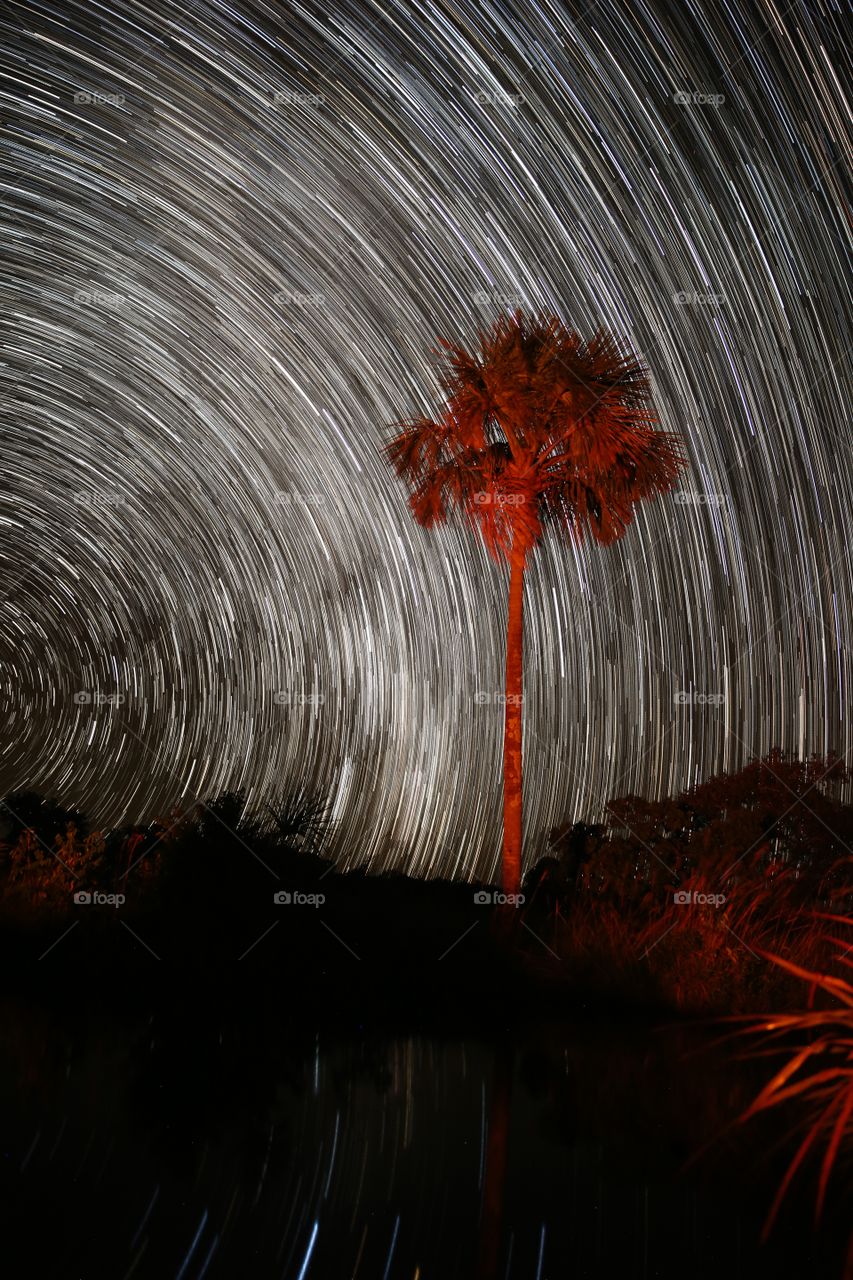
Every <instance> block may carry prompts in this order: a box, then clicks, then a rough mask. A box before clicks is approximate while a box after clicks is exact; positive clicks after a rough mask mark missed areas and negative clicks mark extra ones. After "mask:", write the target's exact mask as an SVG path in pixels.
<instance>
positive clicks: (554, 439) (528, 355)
mask: <svg viewBox="0 0 853 1280" xmlns="http://www.w3.org/2000/svg"><path fill="white" fill-rule="evenodd" d="M439 341H440V350H439V351H438V352H436V354H438V355H440V356H442V357H443V358H444V362H445V369H444V371H443V374H442V389H443V391H444V394H445V401H444V404H443V407H442V409H441V411H440V414H439V416H438V417H437V418H436V419H431V418H423V417H421V418H415V419H411V420H409V421H405V422H399V423H397V424H395V430H397V432H398V434H397V435H396V436H395V438H394V439H393V440H391V441H390V443H389V444H387V445H386V446H385V448H384V453H385V455H386V457H387V459H388V461H389V462H390V464H391V466H392V467H393V468H394V470H395V471H396V472H397V474H398V475H399V476H401V477H402V478H403V479H404V480H405V481H406V482H407V483H408V486H409V488H410V498H409V504H410V506H411V509H412V513H413V515H414V517H415V519H416V520H417V521H418V523H419V524H421V525H423V526H424V528H427V529H428V528H431V527H432V526H433V525H437V524H443V523H444V522H445V520H446V519H447V516H448V514H449V512H450V511H451V510H452V509H453V508H456V509H458V510H459V511H461V513H462V515H463V517H464V518H465V519H466V520H467V521H468V522H469V523H470V524H471V526H472V527H473V528H474V529H475V530H479V532H480V534H481V535H482V538H483V541H484V542H485V545H486V548H487V550H488V552H489V554H490V555H491V557H492V558H493V559H494V560H496V561H498V562H499V563H500V562H505V561H508V562H509V565H510V579H509V616H508V622H507V655H506V699H505V720H504V842H503V870H502V888H503V891H504V893H506V894H518V890H519V885H520V881H521V832H522V809H521V698H522V640H523V624H522V602H523V594H524V569H525V564H526V562H527V557H528V555H529V554H530V552H531V551H532V550H533V548H534V547H535V546H536V545H537V543H538V542H539V541H540V539H541V537H542V534H543V530H544V529H545V528H546V527H547V526H555V527H557V528H559V529H561V530H562V531H564V532H567V533H568V534H569V535H570V536H571V537H573V538H575V539H576V540H577V541H581V540H582V539H583V537H584V535H585V534H586V533H589V534H590V535H591V536H592V537H593V538H594V540H595V541H596V542H600V543H602V544H605V545H606V544H608V543H611V542H614V541H615V540H616V539H617V538H620V537H621V536H622V535H623V534H624V532H625V530H626V529H627V528H628V525H629V524H630V523H631V520H632V519H633V515H634V505H635V503H637V502H639V501H640V500H642V499H644V498H650V497H653V496H656V495H658V494H662V493H665V492H667V491H668V490H669V489H671V488H672V487H673V485H674V484H675V482H676V479H677V477H678V474H679V471H680V469H681V467H682V466H683V465H684V460H683V458H682V456H681V454H680V451H679V442H678V439H677V437H676V436H674V435H672V434H668V433H665V432H661V431H656V430H655V429H654V427H653V423H654V421H655V418H654V416H653V413H652V411H651V409H650V407H649V399H650V386H649V381H648V377H647V374H646V370H645V369H644V368H643V366H642V365H641V364H639V363H638V361H637V359H636V357H635V356H634V355H633V354H632V353H631V352H629V351H623V350H622V349H621V348H620V347H619V344H618V343H617V341H616V339H615V338H614V337H613V336H612V335H611V334H609V333H607V332H605V331H604V330H599V331H598V332H597V333H595V334H594V335H593V337H592V338H590V339H589V340H588V341H584V340H583V339H582V338H580V337H579V336H578V334H577V333H575V332H574V331H573V330H571V329H568V328H567V327H566V326H565V325H564V324H563V323H562V321H561V320H559V319H557V318H556V317H554V316H548V315H543V316H525V315H524V314H523V313H522V312H521V311H516V312H514V313H513V314H512V315H503V316H501V317H500V318H499V319H498V320H497V321H496V322H495V323H494V324H493V326H492V327H491V329H489V330H488V331H486V332H484V333H480V334H479V343H480V350H479V353H478V354H476V355H469V353H468V352H467V351H465V350H464V349H463V348H462V347H460V346H457V345H455V344H453V343H450V342H447V341H445V340H444V339H440V340H439Z"/></svg>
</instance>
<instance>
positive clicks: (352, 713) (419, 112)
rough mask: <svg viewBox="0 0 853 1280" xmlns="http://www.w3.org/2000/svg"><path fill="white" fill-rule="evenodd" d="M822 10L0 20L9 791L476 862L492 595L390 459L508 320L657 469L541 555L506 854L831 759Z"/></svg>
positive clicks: (354, 848) (837, 312)
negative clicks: (532, 328) (649, 493)
mask: <svg viewBox="0 0 853 1280" xmlns="http://www.w3.org/2000/svg"><path fill="white" fill-rule="evenodd" d="M842 13H843V11H842V8H841V6H840V5H836V4H832V3H827V2H821V0H815V2H813V3H809V4H800V3H797V4H793V5H784V4H778V5H777V4H773V3H771V2H770V0H747V3H744V4H732V5H729V4H727V3H725V0H715V2H713V3H712V2H711V0H702V2H700V3H694V2H691V0H673V2H672V3H665V0H653V2H652V3H648V4H647V3H642V2H640V0H630V2H629V3H625V4H614V3H604V2H602V3H593V4H566V5H552V4H550V3H545V2H544V0H543V2H534V0H531V2H530V3H522V4H521V5H519V6H513V5H505V4H503V3H500V2H497V0H495V2H491V0H489V2H482V3H477V4H468V3H461V2H460V3H435V4H434V3H427V4H424V5H422V6H418V5H409V4H396V3H392V2H390V0H382V3H368V0H360V2H359V3H349V2H347V3H342V4H337V5H336V6H335V7H334V10H333V11H331V10H329V9H328V8H327V7H326V6H324V5H322V4H314V3H313V2H312V3H306V4H302V3H283V4H271V5H265V4H255V3H244V2H242V0H238V3H236V4H225V3H222V4H220V3H215V2H214V0H202V2H200V3H198V4H195V5H183V4H177V3H168V2H166V0H162V2H160V3H157V4H156V5H149V4H143V3H133V4H116V3H109V4H96V3H93V2H92V0H87V2H86V3H81V4H75V3H71V2H63V3H61V4H58V5H52V4H18V3H15V2H14V0H12V2H11V3H10V4H9V5H8V7H7V9H6V12H5V16H4V18H3V20H2V30H3V39H2V47H3V53H2V103H0V122H2V139H3V153H2V190H3V195H2V202H3V215H4V216H3V220H2V221H3V232H2V237H3V250H4V252H3V258H4V267H3V273H2V295H3V307H2V319H1V320H0V348H1V350H0V384H2V385H0V441H2V458H3V473H4V480H3V485H2V490H1V491H0V522H2V527H1V528H0V556H2V581H0V621H1V622H2V625H0V645H2V649H0V659H1V661H0V679H2V699H3V706H4V711H5V726H6V732H5V734H4V741H3V751H2V757H0V787H2V790H3V791H8V790H10V789H12V788H13V787H22V786H29V787H34V788H37V789H39V790H44V791H49V792H51V793H54V794H57V795H59V796H60V797H61V798H62V799H64V800H68V801H74V802H76V803H79V804H81V805H83V806H84V807H85V808H86V809H87V810H88V811H89V812H90V813H91V814H92V815H93V817H94V818H96V819H97V820H99V821H102V822H106V823H114V822H119V821H137V820H141V819H143V818H151V817H153V816H154V815H155V813H160V812H166V811H167V810H168V809H169V807H170V806H172V805H176V804H180V805H183V806H184V807H186V806H188V805H190V804H192V803H194V802H195V801H197V800H199V799H200V798H203V797H208V796H211V795H214V794H216V793H217V792H218V791H221V790H223V789H224V788H226V787H229V788H237V787H243V788H245V789H246V791H247V795H248V799H249V802H250V803H251V804H257V803H259V802H260V801H261V800H263V799H264V798H265V797H267V796H269V795H271V794H275V793H276V792H277V791H279V790H280V789H281V788H282V787H283V786H285V785H286V784H287V783H288V782H292V781H296V782H298V783H299V784H302V785H305V786H310V787H311V788H313V789H315V790H317V791H321V792H324V793H326V794H328V796H329V798H330V803H331V812H332V816H333V817H334V819H335V820H336V834H335V837H334V853H335V855H336V856H337V857H338V859H339V860H340V861H341V862H342V863H344V864H347V865H353V864H355V863H361V862H369V863H370V865H371V866H372V867H373V868H375V869H377V870H379V869H384V868H388V867H392V866H394V867H396V866H402V867H404V868H405V869H406V870H407V871H410V872H412V873H415V874H423V875H435V874H438V873H441V874H444V875H459V876H469V877H474V876H483V877H485V876H492V875H493V874H494V872H495V870H496V867H497V862H498V856H499V851H500V840H501V807H500V806H501V789H500V777H501V772H500V771H501V743H502V733H503V706H502V705H501V700H500V695H501V692H502V690H503V687H504V668H503V664H504V640H505V619H506V607H507V605H506V587H507V572H506V570H505V569H502V568H501V567H499V566H495V565H494V564H492V563H491V562H490V561H489V559H488V556H487V554H486V552H485V550H484V549H483V547H482V546H480V545H479V544H478V543H477V542H476V541H474V540H473V539H472V538H471V535H470V533H469V531H468V530H467V529H466V528H464V527H463V526H462V525H461V524H453V523H451V525H449V526H448V527H446V528H443V529H441V530H437V531H430V532H425V531H424V530H423V529H421V528H419V527H418V526H417V525H416V524H415V523H414V522H413V521H412V519H411V518H410V513H409V511H408V509H407V506H406V500H405V494H404V492H403V489H402V486H401V485H400V484H399V482H398V481H397V480H396V478H395V477H394V476H393V475H392V474H391V472H390V471H389V469H388V468H387V467H386V465H385V463H384V460H383V458H382V456H381V452H380V450H381V446H382V444H383V443H384V442H385V441H386V440H387V439H388V436H389V427H390V424H393V423H394V422H396V421H398V420H399V419H401V418H404V417H407V416H410V415H411V414H413V413H422V414H429V413H430V412H431V411H433V410H434V408H435V406H436V404H437V403H438V399H439V386H438V370H437V363H436V360H435V358H434V357H433V356H432V355H431V349H432V348H433V347H434V346H435V344H436V339H437V338H438V337H439V336H444V337H447V338H449V339H451V340H457V341H459V342H461V343H463V344H466V345H473V343H474V341H475V338H476V334H477V332H478V330H480V329H482V328H484V327H486V326H487V325H489V324H491V323H492V322H493V320H494V319H495V317H496V316H497V315H498V314H499V313H501V312H502V311H508V310H513V309H514V308H515V307H516V306H518V307H521V308H523V309H525V310H530V311H537V312H538V311H541V310H546V311H550V312H553V313H555V314H557V315H559V316H560V317H561V318H563V319H564V320H565V321H566V323H568V324H570V325H571V326H573V327H574V328H576V329H577V330H578V331H579V332H581V333H587V332H591V331H593V330H594V329H595V328H596V327H597V326H599V325H604V326H606V327H607V328H609V329H611V330H613V331H614V332H615V333H617V334H618V335H620V336H621V337H622V338H624V340H625V341H626V342H627V343H630V345H631V346H632V347H633V349H634V350H636V351H637V352H638V353H639V354H640V356H641V358H642V359H643V361H644V362H645V364H646V365H647V366H648V368H649V369H650V372H651V378H652V382H653V386H654V399H655V405H656V409H657V413H658V418H659V422H660V425H661V427H662V428H663V429H666V430H671V431H674V432H678V433H679V434H680V435H681V436H682V437H683V439H684V441H685V447H686V452H687V456H688V460H689V466H688V468H687V470H686V471H685V473H684V478H683V481H682V483H681V485H680V488H679V489H678V491H677V492H675V493H674V494H672V495H670V496H668V497H666V498H664V499H662V500H661V501H659V502H656V503H654V504H652V505H650V506H649V507H648V508H643V509H641V510H639V511H638V514H637V519H636V522H635V524H634V526H633V527H632V528H631V529H630V530H629V532H628V533H627V535H626V537H625V538H624V540H622V541H621V542H619V543H617V544H616V545H614V546H612V547H609V548H601V547H597V546H595V545H594V544H590V545H583V546H580V547H578V546H575V545H573V544H571V543H569V542H567V541H565V540H563V541H561V540H560V539H558V538H557V537H555V536H554V535H553V534H549V535H548V536H547V537H546V539H545V541H544V543H543V545H542V546H541V547H540V548H539V549H538V551H537V552H536V554H535V556H533V557H532V558H531V561H530V566H529V569H528V573H527V584H526V597H525V612H526V617H525V626H526V633H525V682H526V686H525V687H526V697H525V806H526V812H525V828H526V831H527V833H528V836H529V842H528V851H527V856H528V859H530V858H531V857H532V855H533V852H534V850H535V849H537V848H538V847H539V846H540V844H541V840H542V838H543V834H544V833H545V832H546V831H547V829H548V828H549V827H550V826H551V825H553V824H554V823H555V822H558V821H560V820H562V819H564V818H566V817H574V818H585V819H587V818H595V817H597V816H600V814H601V812H602V807H603V804H604V801H605V800H606V799H608V798H610V797H611V796H614V795H624V794H627V793H629V792H637V793H640V794H645V795H649V796H652V797H660V796H662V795H665V794H667V793H670V792H673V791H675V790H678V789H680V788H683V787H686V786H688V785H690V784H692V783H695V782H699V781H701V780H703V779H705V778H707V777H708V776H710V775H711V774H713V773H715V772H718V771H720V770H733V769H735V768H738V767H739V766H740V765H742V764H743V763H744V762H745V761H747V760H749V759H750V758H752V757H754V756H757V755H760V754H763V753H765V752H766V751H768V750H769V749H771V748H772V747H781V748H783V749H784V750H787V751H790V752H794V753H798V754H800V755H807V754H810V753H813V752H816V753H821V754H826V753H827V752H829V751H836V752H838V753H840V754H842V755H844V756H845V757H846V758H847V760H848V762H850V749H851V745H853V738H851V729H850V723H849V719H848V713H847V700H848V694H849V687H850V679H851V654H850V643H851V622H853V614H851V599H853V572H851V564H850V558H849V553H848V550H847V548H848V546H849V538H850V532H851V528H850V526H851V511H853V466H851V453H850V448H849V439H850V437H849V427H848V422H847V416H846V412H845V410H846V395H845V391H846V387H847V386H848V385H849V365H848V362H847V356H848V337H847V334H848V328H849V311H848V307H847V291H846V288H845V284H844V281H845V273H846V267H847V261H848V246H849V240H848V232H847V224H846V221H845V218H844V215H843V207H844V201H843V192H844V188H845V185H846V177H847V170H846V157H847V154H848V152H847V144H846V129H847V124H848V111H847V107H846V105H845V100H844V94H843V86H842V72H841V68H842V67H843V66H844V56H843V55H844V43H843V29H842ZM315 1230H316V1227H315ZM311 1243H312V1244H313V1238H312V1240H311ZM199 1248H201V1245H199ZM305 1249H306V1250H307V1251H308V1253H310V1248H309V1244H308V1236H307V1235H306V1244H305ZM308 1253H306V1254H305V1256H306V1259H307V1256H308Z"/></svg>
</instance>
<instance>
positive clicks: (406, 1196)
mask: <svg viewBox="0 0 853 1280" xmlns="http://www.w3.org/2000/svg"><path fill="white" fill-rule="evenodd" d="M3 1013H4V1017H3V1025H4V1053H3V1079H2V1083H3V1086H4V1087H3V1094H2V1096H3V1098H4V1100H5V1101H4V1116H3V1170H4V1176H3V1203H4V1206H5V1208H4V1216H5V1217H6V1223H5V1226H4V1234H3V1240H4V1255H5V1257H6V1261H7V1264H8V1262H9V1261H10V1260H12V1261H13V1265H12V1266H11V1267H9V1266H8V1265H6V1266H5V1267H4V1273H5V1274H6V1275H7V1276H9V1277H12V1276H14V1277H17V1276H19V1275H20V1276H24V1275H26V1276H38V1277H43V1278H44V1280H54V1278H56V1280H95V1278H96V1277H102V1276H103V1277H111V1280H123V1278H127V1280H129V1278H130V1277H135V1278H136V1280H147V1277H152V1280H171V1278H174V1280H202V1277H208V1278H209V1280H215V1278H216V1277H231V1276H234V1277H244V1276H245V1277H252V1278H259V1280H265V1278H266V1277H270V1278H272V1277H275V1278H276V1280H326V1278H329V1280H333V1278H334V1280H339V1278H340V1280H343V1278H346V1280H456V1278H457V1277H458V1278H459V1280H468V1278H473V1277H484V1278H485V1277H487V1276H488V1277H500V1278H501V1280H505V1278H506V1280H566V1278H568V1277H590V1278H593V1277H595V1278H596V1280H597V1278H598V1277H606V1276H610V1275H620V1276H626V1277H638V1278H645V1277H668V1276H673V1277H676V1276H677V1277H679V1280H685V1278H689V1280H693V1278H695V1277H702V1276H714V1277H719V1276H720V1274H721V1273H723V1274H725V1277H726V1280H735V1278H736V1277H740V1276H743V1277H747V1276H749V1277H750V1278H751V1280H752V1278H754V1277H756V1276H763V1275H767V1276H770V1275H773V1276H774V1277H778V1276H780V1275H784V1274H794V1273H795V1272H796V1271H799V1272H800V1273H802V1274H807V1275H808V1276H809V1277H810V1278H812V1277H820V1276H824V1275H825V1276H828V1277H832V1278H833V1280H841V1276H842V1271H843V1263H842V1259H843V1234H844V1233H843V1230H841V1227H840V1226H838V1229H837V1230H836V1229H835V1227H836V1226H837V1225H838V1224H840V1223H841V1220H842V1219H843V1216H844V1215H843V1210H839V1209H838V1208H837V1207H836V1210H835V1213H836V1218H837V1223H835V1222H834V1220H831V1221H830V1224H829V1227H830V1229H829V1230H827V1231H825V1232H824V1234H823V1235H822V1236H820V1237H814V1236H813V1235H812V1233H811V1230H810V1224H809V1219H808V1210H809V1208H810V1206H809V1205H808V1204H803V1203H800V1202H799V1201H795V1202H794V1203H793V1205H792V1208H791V1210H790V1211H789V1212H788V1213H787V1214H786V1215H783V1220H782V1222H781V1224H780V1226H779V1229H778V1231H777V1232H776V1233H775V1234H774V1236H773V1238H772V1239H771V1242H770V1244H769V1245H768V1246H766V1247H763V1248H762V1247H761V1246H759V1244H758V1233H759V1230H760V1227H761V1223H762V1218H763V1215H764V1213H765V1212H766V1210H767V1207H768V1205H769V1202H770V1199H771V1198H772V1190H773V1186H774V1182H775V1178H776V1176H777V1175H778V1168H779V1166H778V1163H777V1164H775V1165H773V1166H772V1167H769V1166H767V1165H766V1164H765V1162H764V1161H763V1159H762V1151H761V1148H762V1144H763V1142H764V1141H765V1137H766V1135H765V1134H764V1131H762V1130H761V1129H760V1128H759V1129H751V1130H749V1131H748V1132H747V1131H743V1130H739V1131H737V1132H736V1133H735V1134H734V1135H733V1136H729V1137H725V1136H723V1137H719V1136H718V1135H719V1134H720V1133H721V1131H722V1129H723V1128H724V1126H725V1124H726V1121H728V1120H730V1119H731V1118H733V1117H734V1116H735V1115H737V1114H738V1112H739V1111H740V1110H742V1108H743V1106H745V1105H746V1103H747V1102H748V1100H749V1099H750V1098H751V1097H752V1096H753V1094H754V1092H755V1087H756V1085H757V1082H758V1081H759V1080H760V1079H763V1078H765V1074H766V1067H765V1068H763V1069H758V1070H757V1071H756V1070H755V1069H753V1068H751V1067H749V1068H744V1067H743V1066H733V1065H731V1063H730V1062H729V1065H726V1059H722V1058H720V1057H719V1056H717V1055H715V1053H714V1051H712V1050H711V1051H709V1050H708V1049H707V1048H701V1051H699V1052H697V1049H700V1046H701V1044H702V1037H701V1036H700V1037H698V1038H697V1034H696V1033H694V1032H691V1031H689V1030H685V1029H680V1030H676V1029H672V1030H670V1031H660V1030H655V1029H653V1028H651V1027H647V1026H633V1027H631V1026H628V1027H625V1026H621V1027H620V1026H614V1025H612V1024H611V1025H606V1024H605V1025H602V1024H600V1023H599V1024H592V1023H586V1024H574V1025H572V1024H569V1023H553V1024H543V1023H539V1024H530V1025H527V1026H523V1027H521V1028H516V1029H515V1030H514V1031H513V1032H512V1033H508V1032H500V1031H498V1032H494V1031H493V1032H491V1033H489V1034H485V1033H484V1034H480V1035H470V1034H465V1035H460V1034H459V1033H458V1032H455V1031H454V1032H448V1033H445V1034H443V1033H442V1031H441V1028H440V1027H438V1028H437V1027H436V1026H435V1025H432V1026H430V1027H428V1028H427V1027H422V1028H418V1029H411V1028H408V1029H399V1028H398V1029H388V1028H385V1029H380V1028H371V1027H369V1026H361V1027H359V1026H358V1025H353V1026H352V1027H351V1028H350V1029H349V1030H348V1031H347V1032H346V1033H343V1032H342V1031H341V1030H340V1029H338V1030H334V1029H331V1030H330V1029H329V1028H327V1027H321V1026H319V1025H316V1026H311V1025H306V1024H305V1022H304V1021H303V1022H302V1023H300V1024H299V1025H298V1026H294V1025H288V1023H287V1021H286V1019H285V1018H284V1017H283V1016H282V1011H281V1010H276V1011H270V1012H269V1013H268V1014H267V1015H265V1016H263V1017H258V1016H257V1015H256V1014H252V1015H249V1014H247V1015H246V1016H245V1017H244V1018H242V1019H241V1018H240V1017H239V1016H238V1017H232V1018H230V1019H229V1020H227V1021H225V1020H222V1021H217V1020H216V1019H211V1018H210V1017H208V1016H201V1014H200V1013H198V1012H197V1011H194V1010H193V1009H192V1008H189V1007H176V1008H173V1009H171V1010H170V1011H168V1012H166V1013H164V1012H162V1011H161V1012H159V1013H157V1014H156V1015H155V1014H152V1015H150V1016H149V1015H146V1016H138V1015H136V1014H134V1013H132V1012H130V1011H128V1012H124V1011H123V1009H122V1008H121V1007H117V1008H115V1009H114V1010H112V1011H111V1012H110V1013H109V1015H107V1013H106V1012H105V1011H104V1010H103V1009H102V1008H101V1009H98V1010H89V1009H88V1008H87V1006H86V1002H85V1001H84V1002H80V1003H79V1004H75V997H74V993H73V991H69V992H67V993H66V997H65V999H64V1000H63V1004H62V1007H61V1009H60V1008H59V1007H58V1006H57V1005H54V1007H52V1008H48V1007H42V1008H38V1007H36V1006H29V1007H24V1006H22V1005H19V1004H15V1003H8V1004H7V1005H6V1006H5V1007H4V1010H3ZM704 1039H707V1035H704ZM714 1136H717V1140H716V1141H715V1142H714V1143H713V1146H712V1149H711V1151H710V1153H709V1155H708V1156H706V1158H705V1159H703V1160H701V1161H699V1162H698V1164H695V1165H692V1166H690V1167H689V1168H687V1169H685V1162H686V1161H687V1160H688V1158H689V1157H690V1155H691V1154H692V1153H693V1152H695V1151H696V1150H697V1149H698V1148H699V1147H700V1146H701V1145H702V1143H703V1142H704V1141H706V1140H707V1139H708V1138H710V1137H714ZM788 1150H789V1152H790V1148H789V1149H788ZM782 1167H784V1166H782ZM842 1225H843V1224H842Z"/></svg>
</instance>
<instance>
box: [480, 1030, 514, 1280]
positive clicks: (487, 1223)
mask: <svg viewBox="0 0 853 1280" xmlns="http://www.w3.org/2000/svg"><path fill="white" fill-rule="evenodd" d="M512 1073H513V1050H512V1044H511V1043H504V1044H500V1045H498V1046H496V1048H495V1066H494V1077H493V1080H492V1096H491V1100H490V1102H489V1125H488V1131H487V1136H486V1165H485V1172H484V1179H483V1203H482V1212H481V1215H480V1247H479V1252H478V1257H477V1275H476V1280H496V1278H497V1275H498V1266H499V1264H500V1255H501V1240H502V1236H503V1206H504V1191H505V1188H506V1174H507V1163H508V1159H509V1117H510V1101H511V1098H512Z"/></svg>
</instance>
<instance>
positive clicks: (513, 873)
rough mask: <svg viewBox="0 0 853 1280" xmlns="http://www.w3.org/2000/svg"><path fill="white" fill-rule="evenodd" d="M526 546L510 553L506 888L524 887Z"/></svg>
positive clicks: (503, 880) (509, 890)
mask: <svg viewBox="0 0 853 1280" xmlns="http://www.w3.org/2000/svg"><path fill="white" fill-rule="evenodd" d="M526 550H527V549H526V547H525V546H524V545H523V544H522V545H521V546H518V547H514V549H513V551H512V552H511V554H510V577H509V618H508V621H507V629H506V707H505V710H504V848H503V872H502V888H503V891H504V893H514V894H516V893H518V892H519V889H520V886H521V822H522V813H521V688H522V655H523V638H524V631H523V621H524V619H523V604H524V561H525V555H526Z"/></svg>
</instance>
